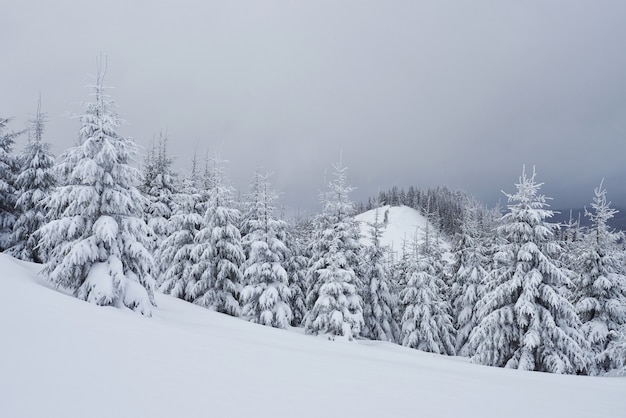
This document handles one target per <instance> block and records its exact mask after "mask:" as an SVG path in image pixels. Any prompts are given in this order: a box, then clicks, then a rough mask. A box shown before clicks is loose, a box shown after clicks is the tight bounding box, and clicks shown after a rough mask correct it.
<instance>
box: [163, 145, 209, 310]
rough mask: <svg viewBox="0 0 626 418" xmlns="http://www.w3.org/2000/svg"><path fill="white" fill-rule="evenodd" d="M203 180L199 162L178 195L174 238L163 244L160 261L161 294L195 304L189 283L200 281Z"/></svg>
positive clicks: (170, 225)
mask: <svg viewBox="0 0 626 418" xmlns="http://www.w3.org/2000/svg"><path fill="white" fill-rule="evenodd" d="M198 184H199V177H198V173H197V166H196V158H195V156H194V160H193V163H192V169H191V173H190V175H189V176H187V177H186V178H185V179H184V180H183V185H182V190H180V192H178V193H176V194H174V196H173V201H174V211H173V214H172V216H171V217H170V218H169V220H168V227H167V229H168V230H169V231H170V234H169V235H168V236H167V237H165V238H164V239H163V240H162V241H161V243H160V244H159V247H158V250H157V257H158V259H159V260H161V263H162V266H164V267H163V269H162V273H161V275H160V277H159V281H158V284H159V290H160V291H161V292H163V293H166V294H169V295H172V296H174V297H177V298H180V299H184V300H186V301H189V302H191V301H193V298H192V295H191V294H190V293H188V291H187V289H188V285H189V282H191V281H194V280H196V279H197V278H198V277H195V276H194V274H199V272H197V271H194V270H195V268H194V266H195V260H194V258H193V251H194V249H195V248H196V237H197V235H198V233H199V232H200V230H201V229H202V226H203V222H204V220H203V215H204V204H203V203H204V202H202V194H201V193H200V191H199V190H198Z"/></svg>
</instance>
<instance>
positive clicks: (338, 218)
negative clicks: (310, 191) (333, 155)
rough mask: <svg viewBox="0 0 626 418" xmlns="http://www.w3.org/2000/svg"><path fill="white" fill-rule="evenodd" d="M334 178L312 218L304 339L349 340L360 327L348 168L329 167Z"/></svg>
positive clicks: (356, 238) (356, 236) (356, 239)
mask: <svg viewBox="0 0 626 418" xmlns="http://www.w3.org/2000/svg"><path fill="white" fill-rule="evenodd" d="M334 168H335V172H334V176H335V178H334V179H333V180H332V181H330V182H329V184H328V190H327V192H326V193H323V194H322V205H323V211H322V213H321V214H320V215H319V216H318V217H317V218H316V221H315V231H314V236H313V242H312V244H311V261H310V264H311V266H310V268H309V272H308V274H307V306H308V308H309V311H308V313H307V317H306V320H305V330H306V332H307V333H309V334H314V335H327V336H328V337H329V338H333V337H334V336H344V337H346V338H348V339H352V338H354V337H357V336H359V335H360V334H361V329H362V328H363V301H362V299H361V296H360V295H359V293H358V291H359V285H360V280H359V278H358V277H357V273H356V272H357V271H358V269H359V264H360V260H359V256H358V255H359V253H360V244H359V234H360V232H359V226H358V223H357V221H356V220H355V219H354V205H353V203H352V202H351V201H350V198H349V194H350V191H351V190H352V188H351V187H350V186H348V184H347V168H346V167H343V166H342V165H341V162H340V163H339V164H338V165H335V166H334Z"/></svg>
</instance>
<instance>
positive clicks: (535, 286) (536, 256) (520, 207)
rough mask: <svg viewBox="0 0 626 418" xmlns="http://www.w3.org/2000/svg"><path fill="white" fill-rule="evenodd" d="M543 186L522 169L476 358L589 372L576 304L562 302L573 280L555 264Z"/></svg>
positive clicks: (474, 344) (481, 307) (483, 305)
mask: <svg viewBox="0 0 626 418" xmlns="http://www.w3.org/2000/svg"><path fill="white" fill-rule="evenodd" d="M541 186H542V183H536V182H535V173H534V170H533V174H532V176H531V177H528V176H527V175H526V172H525V170H524V171H523V172H522V176H521V177H520V180H519V183H518V184H517V185H516V187H517V193H515V194H507V197H508V199H509V203H510V204H509V213H507V214H506V215H504V217H503V220H502V225H501V226H500V227H499V228H498V232H499V233H500V234H502V236H503V237H504V238H505V239H506V244H504V245H503V246H502V247H501V248H500V249H499V252H498V254H496V258H498V260H499V261H500V267H499V268H498V269H496V270H494V271H492V272H490V274H489V276H488V278H487V280H488V281H490V282H491V283H489V287H488V290H487V291H486V293H485V295H484V296H483V298H482V299H481V300H480V301H479V303H478V306H477V308H478V312H479V315H480V317H481V321H480V323H479V324H478V326H477V327H476V328H474V330H473V331H472V333H471V335H470V338H469V345H470V350H472V352H473V353H474V354H473V357H472V359H473V361H475V362H478V363H482V364H487V365H491V366H498V367H508V368H515V369H522V370H537V371H545V372H552V373H576V372H579V371H581V370H584V368H585V366H586V364H585V363H586V362H585V349H586V344H585V341H584V339H583V337H582V335H581V333H580V331H579V328H580V321H579V319H578V316H577V314H576V310H575V308H574V306H573V305H572V304H571V303H570V302H569V301H568V300H567V299H566V298H565V297H564V289H563V288H564V287H565V286H568V285H570V282H569V279H568V276H567V275H566V274H565V273H564V272H563V270H562V269H561V267H560V265H559V264H558V261H557V260H558V258H559V253H560V251H561V248H560V246H559V244H558V243H557V242H556V241H555V240H554V239H553V230H554V226H553V225H552V224H550V223H548V222H547V221H546V219H548V218H550V217H551V216H552V211H550V210H549V209H547V208H546V207H547V203H546V197H545V196H543V195H541V194H539V190H540V188H541Z"/></svg>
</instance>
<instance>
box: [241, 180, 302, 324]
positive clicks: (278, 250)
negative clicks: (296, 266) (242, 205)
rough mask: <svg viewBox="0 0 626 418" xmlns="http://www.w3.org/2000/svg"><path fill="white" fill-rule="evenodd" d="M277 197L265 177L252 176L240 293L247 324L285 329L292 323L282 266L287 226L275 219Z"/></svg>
mask: <svg viewBox="0 0 626 418" xmlns="http://www.w3.org/2000/svg"><path fill="white" fill-rule="evenodd" d="M277 198H278V195H277V194H276V192H274V191H273V190H271V189H270V186H269V182H268V176H267V175H262V174H261V173H259V172H258V171H257V172H256V173H255V175H254V179H253V181H252V185H251V192H250V195H249V196H248V200H247V202H246V207H247V210H246V214H245V223H244V224H245V230H246V231H247V234H246V235H245V236H244V237H243V244H244V248H246V249H247V253H248V257H247V260H246V262H245V270H244V274H243V278H244V283H245V287H244V288H243V291H242V293H241V301H242V305H243V309H242V313H243V316H245V317H247V318H248V319H249V320H250V321H252V322H256V323H259V324H263V325H268V326H272V327H276V328H286V327H287V326H288V325H290V323H291V320H292V313H291V308H290V306H289V304H290V300H291V290H290V289H289V279H288V276H287V271H286V270H285V265H286V263H287V261H288V260H289V250H288V249H287V247H286V245H285V240H286V229H287V225H286V223H285V222H284V221H282V220H279V219H276V218H275V217H274V211H275V208H274V207H273V206H272V204H273V202H274V201H275V200H276V199H277Z"/></svg>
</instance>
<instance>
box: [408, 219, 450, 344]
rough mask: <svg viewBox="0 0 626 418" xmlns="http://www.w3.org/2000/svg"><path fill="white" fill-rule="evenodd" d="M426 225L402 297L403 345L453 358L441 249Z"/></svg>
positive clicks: (416, 245)
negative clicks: (433, 240) (434, 241)
mask: <svg viewBox="0 0 626 418" xmlns="http://www.w3.org/2000/svg"><path fill="white" fill-rule="evenodd" d="M429 230H430V227H429V226H428V224H427V227H426V231H425V233H424V237H423V241H422V242H421V243H418V242H416V243H415V246H414V252H415V254H414V259H413V260H414V261H413V263H411V264H410V265H409V270H408V275H407V276H408V282H407V284H406V286H405V287H404V288H403V289H402V291H401V293H400V297H401V299H402V304H403V306H404V312H403V315H402V345H404V346H406V347H411V348H416V349H418V350H422V351H427V352H431V353H437V354H447V355H453V354H454V353H455V348H454V325H453V319H452V315H451V306H450V303H449V302H448V300H447V298H446V296H447V293H448V291H447V285H446V282H445V280H444V278H443V274H444V273H443V270H444V267H443V263H442V258H441V248H440V246H439V245H436V244H435V243H433V242H432V238H431V237H430V231H429Z"/></svg>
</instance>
